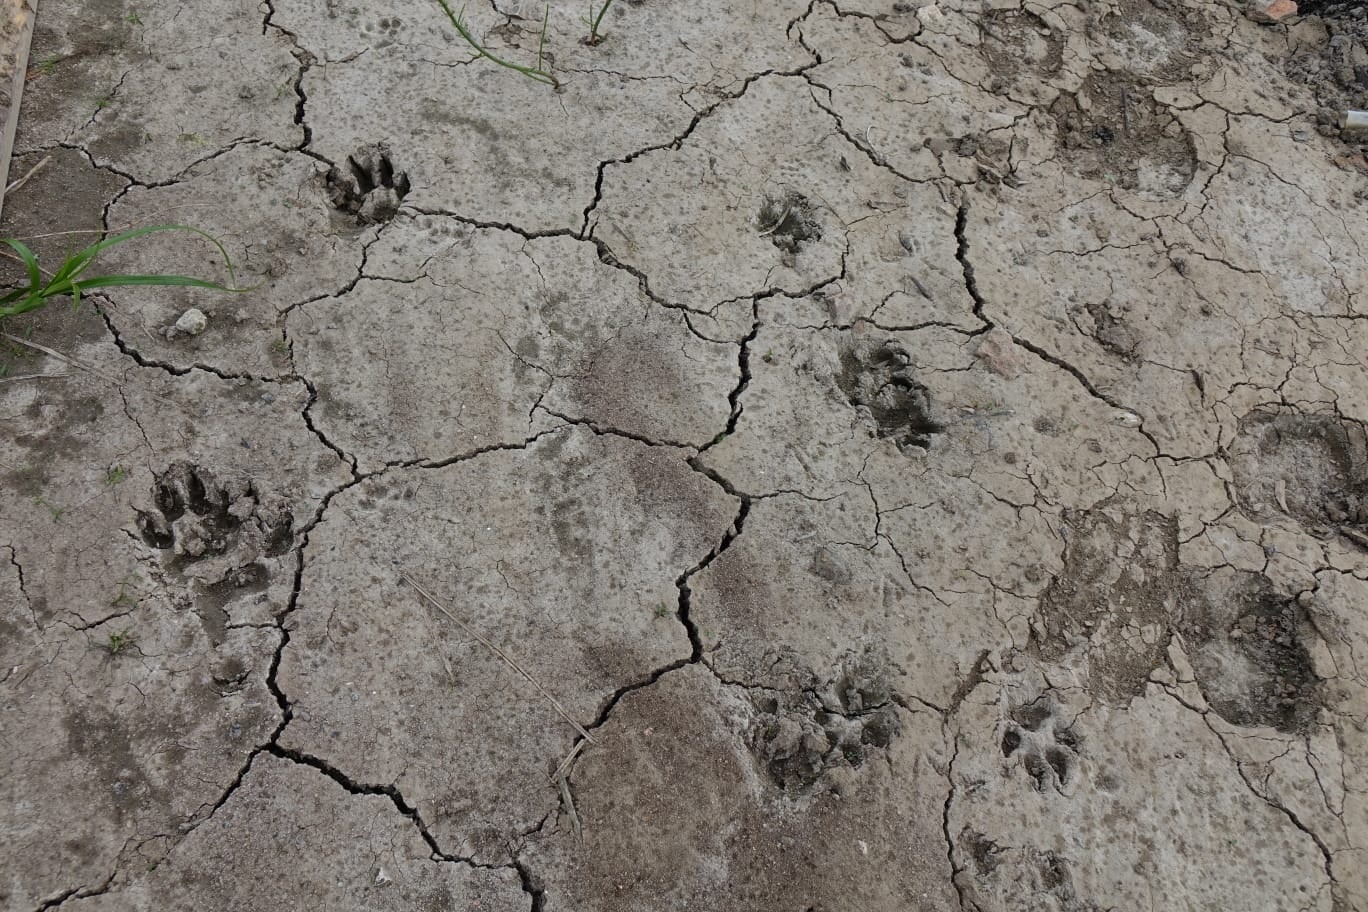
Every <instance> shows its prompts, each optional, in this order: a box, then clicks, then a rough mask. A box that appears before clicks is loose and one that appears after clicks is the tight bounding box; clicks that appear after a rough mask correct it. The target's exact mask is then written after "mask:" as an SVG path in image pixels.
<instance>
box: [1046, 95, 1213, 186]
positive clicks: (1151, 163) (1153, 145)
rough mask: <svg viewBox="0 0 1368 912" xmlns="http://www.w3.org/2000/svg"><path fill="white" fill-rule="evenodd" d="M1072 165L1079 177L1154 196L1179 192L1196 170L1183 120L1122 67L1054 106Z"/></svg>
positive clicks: (1194, 157)
mask: <svg viewBox="0 0 1368 912" xmlns="http://www.w3.org/2000/svg"><path fill="white" fill-rule="evenodd" d="M1050 113H1051V114H1052V115H1053V116H1054V119H1055V125H1056V128H1057V131H1058V134H1059V145H1060V147H1061V148H1062V149H1063V150H1064V152H1063V154H1064V156H1065V158H1066V161H1067V163H1068V167H1069V168H1070V170H1072V171H1073V172H1074V173H1075V174H1077V175H1079V176H1080V177H1085V178H1088V179H1090V180H1096V181H1102V182H1103V183H1106V184H1108V185H1110V186H1114V187H1122V188H1124V189H1126V190H1131V191H1134V192H1135V193H1138V194H1139V195H1141V196H1144V197H1148V198H1152V199H1173V198H1175V197H1178V196H1181V195H1182V194H1183V191H1184V190H1186V189H1187V186H1188V184H1190V183H1191V182H1192V178H1193V175H1195V174H1196V173H1197V152H1196V149H1195V147H1194V146H1193V143H1192V138H1191V137H1190V136H1189V135H1188V133H1187V131H1186V130H1185V129H1184V128H1183V125H1182V124H1180V123H1179V122H1178V119H1177V118H1176V117H1174V116H1173V115H1172V114H1171V113H1169V111H1168V109H1167V108H1164V107H1163V106H1162V105H1160V104H1158V103H1157V102H1156V101H1155V100H1154V92H1153V89H1152V88H1151V87H1150V86H1148V85H1146V84H1145V83H1144V82H1143V81H1142V80H1140V79H1137V78H1136V77H1134V76H1132V75H1130V74H1128V73H1122V72H1112V71H1107V72H1105V73H1095V74H1093V75H1092V76H1089V77H1088V78H1087V80H1086V81H1085V82H1084V83H1083V85H1082V87H1081V88H1080V89H1079V90H1078V92H1077V93H1069V92H1065V93H1063V94H1061V95H1060V96H1059V98H1058V99H1056V101H1055V103H1054V104H1053V105H1051V106H1050Z"/></svg>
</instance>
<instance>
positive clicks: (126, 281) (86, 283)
mask: <svg viewBox="0 0 1368 912" xmlns="http://www.w3.org/2000/svg"><path fill="white" fill-rule="evenodd" d="M126 285H174V286H177V287H180V288H207V289H209V290H210V291H229V292H242V291H248V290H249V289H246V288H229V287H227V286H225V285H220V284H219V283H217V282H208V281H205V280H204V279H193V278H191V277H190V276H182V275H111V276H95V277H93V278H89V279H82V280H81V281H80V283H79V287H80V288H84V289H86V290H90V289H92V288H116V287H119V286H126Z"/></svg>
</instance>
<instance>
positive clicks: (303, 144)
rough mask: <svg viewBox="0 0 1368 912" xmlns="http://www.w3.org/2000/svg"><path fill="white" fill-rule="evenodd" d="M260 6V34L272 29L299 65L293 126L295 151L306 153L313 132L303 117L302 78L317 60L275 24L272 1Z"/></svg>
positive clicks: (304, 98)
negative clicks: (296, 132)
mask: <svg viewBox="0 0 1368 912" xmlns="http://www.w3.org/2000/svg"><path fill="white" fill-rule="evenodd" d="M262 6H263V7H265V9H266V12H265V15H264V16H263V17H262V20H261V34H263V35H265V34H267V33H268V32H269V31H270V30H272V29H274V30H275V31H276V33H277V34H279V35H281V36H282V37H284V38H285V40H287V41H289V42H290V56H292V57H294V59H295V61H296V62H297V63H298V64H299V73H298V75H296V76H295V80H294V85H293V86H291V88H292V89H293V91H294V94H295V112H294V124H295V126H297V127H299V129H300V133H301V139H300V143H299V147H298V149H297V150H296V151H299V152H308V151H309V146H310V144H312V143H313V130H312V128H310V127H309V122H308V120H307V118H306V117H305V106H306V105H307V104H308V102H309V96H308V95H307V94H306V93H305V92H304V77H305V76H306V75H308V72H309V70H310V68H312V67H313V65H314V64H316V63H317V62H318V59H317V58H316V57H315V56H314V55H313V54H312V53H310V52H309V51H308V50H306V49H305V48H304V46H303V45H302V44H300V42H299V36H298V35H297V34H295V33H294V32H292V31H290V30H289V29H287V28H285V27H284V26H283V25H279V24H278V23H276V21H275V14H276V8H275V2H274V0H262ZM310 154H312V153H310Z"/></svg>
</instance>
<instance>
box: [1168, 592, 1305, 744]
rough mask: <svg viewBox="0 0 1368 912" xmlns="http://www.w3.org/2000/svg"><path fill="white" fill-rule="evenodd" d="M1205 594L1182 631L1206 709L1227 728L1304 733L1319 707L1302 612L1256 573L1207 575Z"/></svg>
mask: <svg viewBox="0 0 1368 912" xmlns="http://www.w3.org/2000/svg"><path fill="white" fill-rule="evenodd" d="M1206 589H1207V592H1206V595H1205V597H1204V598H1201V599H1198V600H1196V601H1197V606H1196V608H1195V610H1193V611H1192V612H1191V616H1190V617H1189V618H1187V619H1186V620H1185V621H1184V624H1183V627H1182V631H1183V636H1184V639H1185V641H1186V642H1187V644H1188V646H1189V648H1190V650H1191V657H1190V658H1191V662H1192V668H1193V672H1194V673H1195V675H1196V677H1197V685H1198V686H1199V687H1200V688H1201V690H1202V694H1203V696H1205V697H1206V699H1207V702H1208V703H1210V704H1211V708H1212V709H1214V710H1215V711H1216V712H1217V713H1218V714H1219V715H1220V716H1221V718H1223V719H1225V720H1226V721H1227V722H1230V723H1231V724H1233V725H1269V726H1272V727H1273V728H1276V729H1278V730H1279V731H1283V732H1289V733H1305V732H1306V731H1307V729H1309V728H1310V727H1311V724H1312V723H1313V722H1315V720H1316V717H1317V715H1318V713H1319V710H1320V706H1321V703H1322V700H1321V682H1320V679H1319V678H1318V677H1317V676H1316V673H1315V671H1314V669H1313V666H1312V662H1311V656H1310V654H1309V653H1308V652H1307V649H1306V646H1305V644H1304V642H1303V630H1304V628H1305V627H1306V625H1307V624H1308V620H1307V618H1306V616H1305V611H1304V610H1303V609H1302V608H1301V606H1300V605H1299V604H1298V603H1297V600H1296V599H1295V598H1290V597H1287V596H1283V595H1280V594H1279V593H1278V592H1277V591H1276V590H1275V589H1274V588H1273V584H1272V583H1270V582H1269V580H1268V578H1267V577H1265V576H1262V575H1260V574H1257V573H1247V572H1246V573H1239V574H1235V575H1234V576H1233V578H1232V577H1231V576H1230V575H1228V574H1214V575H1213V577H1212V579H1211V580H1209V581H1208V585H1207V587H1206Z"/></svg>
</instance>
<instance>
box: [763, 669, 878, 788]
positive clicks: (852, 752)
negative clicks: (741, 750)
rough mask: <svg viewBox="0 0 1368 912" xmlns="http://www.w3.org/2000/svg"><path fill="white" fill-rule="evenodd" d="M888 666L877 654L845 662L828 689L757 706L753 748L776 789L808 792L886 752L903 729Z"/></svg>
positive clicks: (772, 698)
mask: <svg viewBox="0 0 1368 912" xmlns="http://www.w3.org/2000/svg"><path fill="white" fill-rule="evenodd" d="M887 666H888V661H887V658H886V656H883V655H882V654H880V653H877V652H872V651H866V652H865V653H863V654H859V655H852V656H848V657H847V658H846V660H845V661H844V662H843V663H842V666H841V668H840V669H839V671H838V673H837V675H836V676H835V677H834V679H832V680H831V681H829V682H828V683H827V684H826V686H823V687H821V688H819V689H818V690H810V691H806V692H804V694H803V696H802V697H800V698H791V699H787V700H784V701H780V700H779V699H776V698H775V697H767V698H765V699H763V700H761V701H760V702H759V703H757V704H756V709H757V723H758V724H757V726H756V728H755V730H754V732H753V737H752V747H753V748H754V749H755V750H756V752H757V753H758V754H759V755H760V757H761V759H762V760H763V762H764V765H765V768H766V770H767V771H768V772H769V774H770V777H771V778H772V779H773V780H774V782H775V784H776V785H778V786H779V788H780V789H782V790H784V791H794V790H798V789H802V788H806V787H808V786H811V785H813V784H814V783H816V782H817V780H818V779H819V778H821V776H822V774H823V773H824V772H825V771H827V770H829V769H832V768H834V767H837V766H841V765H845V766H849V767H854V768H858V767H860V766H863V765H864V764H865V762H866V761H868V760H869V759H870V758H871V757H873V756H874V755H876V754H877V753H879V752H882V751H884V750H887V749H888V747H889V745H890V744H892V743H893V741H894V739H896V738H897V737H898V735H899V734H900V733H901V728H902V726H901V723H900V722H899V720H898V712H897V704H896V701H895V700H894V697H893V693H892V691H891V690H890V688H889V684H888V667H887ZM819 690H820V692H818V691H819Z"/></svg>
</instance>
